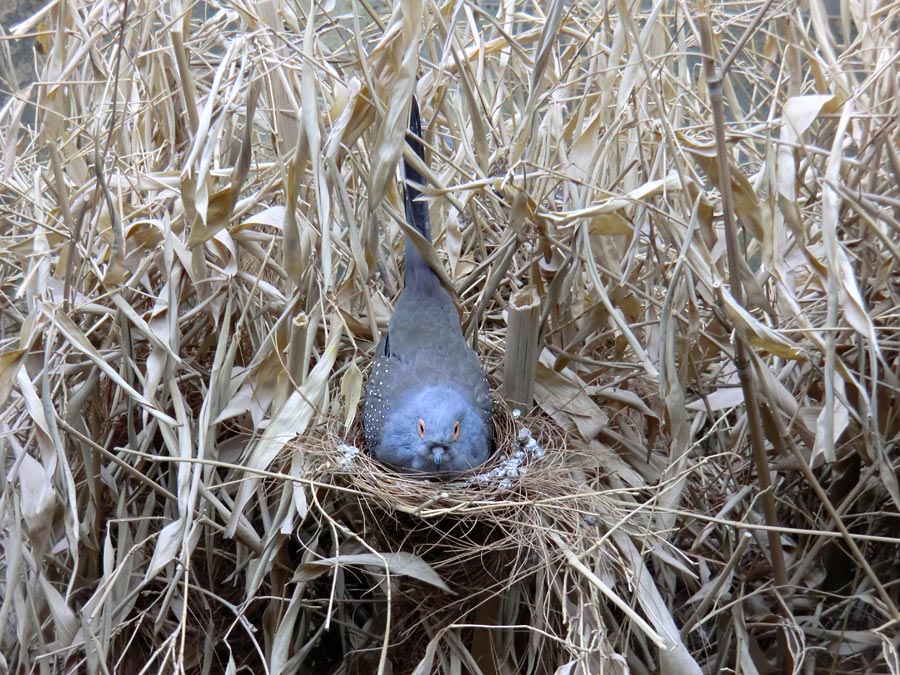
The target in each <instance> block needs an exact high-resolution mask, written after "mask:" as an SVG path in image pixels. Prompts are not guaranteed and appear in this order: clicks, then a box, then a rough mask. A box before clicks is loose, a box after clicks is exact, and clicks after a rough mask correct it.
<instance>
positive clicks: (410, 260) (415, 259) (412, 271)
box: [403, 96, 435, 287]
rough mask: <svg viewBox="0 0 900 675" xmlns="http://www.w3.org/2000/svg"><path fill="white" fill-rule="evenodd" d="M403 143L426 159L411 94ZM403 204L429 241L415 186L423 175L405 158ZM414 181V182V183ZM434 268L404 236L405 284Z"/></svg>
mask: <svg viewBox="0 0 900 675" xmlns="http://www.w3.org/2000/svg"><path fill="white" fill-rule="evenodd" d="M406 142H407V144H408V145H409V147H410V148H412V150H413V152H415V153H416V155H417V156H418V157H419V159H421V160H422V161H423V162H424V161H425V146H424V144H423V143H422V120H421V118H420V117H419V102H418V101H417V100H416V97H415V96H413V97H412V102H411V104H410V109H409V131H408V132H407V134H406ZM403 176H404V179H405V180H404V183H403V205H404V207H405V209H406V222H408V223H409V224H410V225H411V226H412V227H414V228H415V229H416V230H417V231H418V232H419V234H421V235H422V236H423V237H425V239H426V240H428V242H429V243H430V242H431V221H430V220H429V217H428V204H426V203H425V202H423V201H421V200H418V197H419V196H420V195H421V194H422V193H421V192H420V191H419V188H418V187H416V185H424V184H425V179H424V178H423V176H422V174H421V173H419V171H418V170H417V169H416V168H415V167H414V166H413V165H412V164H410V163H409V162H408V161H407V160H406V159H404V160H403ZM414 184H415V185H414ZM433 276H435V275H434V271H433V270H432V269H431V267H429V265H428V263H427V262H425V260H424V259H423V258H422V256H421V255H419V252H418V251H417V250H416V248H415V247H414V246H413V245H412V243H411V242H410V241H409V238H407V241H406V286H407V287H408V286H410V285H411V284H415V283H416V281H418V280H420V279H421V280H424V279H425V278H430V277H433Z"/></svg>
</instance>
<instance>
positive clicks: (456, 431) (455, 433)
mask: <svg viewBox="0 0 900 675" xmlns="http://www.w3.org/2000/svg"><path fill="white" fill-rule="evenodd" d="M457 438H459V420H456V424H454V425H453V440H454V441H455V440H456V439H457Z"/></svg>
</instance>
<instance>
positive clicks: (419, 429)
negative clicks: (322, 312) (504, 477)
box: [363, 96, 493, 474]
mask: <svg viewBox="0 0 900 675" xmlns="http://www.w3.org/2000/svg"><path fill="white" fill-rule="evenodd" d="M406 142H407V143H408V144H409V146H410V147H411V148H412V150H413V152H415V154H416V155H417V156H418V157H419V158H420V159H421V160H422V161H423V162H424V161H425V148H424V145H423V141H422V123H421V118H420V115H419V106H418V102H417V100H416V97H415V96H413V98H412V103H411V105H410V115H409V130H408V132H407V138H406ZM403 173H404V187H403V201H404V207H405V212H406V220H407V222H408V223H409V224H410V225H411V226H412V227H414V228H415V229H416V230H417V231H418V232H419V233H420V234H421V235H422V236H423V237H425V239H426V240H428V241H429V242H430V241H431V223H430V220H429V216H428V205H427V204H426V203H424V202H423V201H421V200H419V199H418V197H419V196H420V194H421V193H420V190H419V187H418V186H423V185H424V184H425V181H424V179H423V177H422V175H421V174H420V173H419V171H418V170H417V169H415V168H414V167H413V166H412V165H411V164H410V163H409V162H408V161H407V160H405V159H404V160H403ZM405 255H406V266H405V270H404V276H403V290H402V291H401V293H400V297H399V299H398V300H397V303H396V306H395V308H394V313H393V315H392V316H391V319H390V321H389V322H388V327H387V331H386V332H385V333H384V334H383V335H382V337H381V339H380V341H379V342H378V346H377V347H376V351H375V358H374V360H373V363H372V368H371V372H370V375H369V379H368V381H367V383H366V391H365V403H364V411H363V431H364V437H365V441H366V445H367V446H368V448H369V451H370V452H371V454H372V455H373V456H374V457H375V458H376V459H377V460H379V461H381V462H383V463H385V464H388V465H390V466H392V467H394V468H396V469H398V470H401V471H403V472H424V473H438V474H447V473H459V472H462V471H466V470H468V469H472V468H475V467H477V466H479V465H481V464H483V463H484V462H485V461H487V459H488V458H489V456H490V454H491V448H492V436H493V432H492V424H491V415H492V412H493V401H492V399H491V393H490V387H489V385H488V382H487V379H486V378H485V376H484V371H483V370H482V367H481V362H480V361H479V359H478V355H477V354H476V353H475V352H474V350H472V349H471V348H470V347H469V345H468V344H467V343H466V339H465V337H464V336H463V332H462V328H461V326H460V322H459V315H458V314H457V311H456V306H455V305H454V303H453V298H452V297H451V296H450V293H449V292H448V291H447V290H446V289H445V288H444V287H443V285H442V283H441V280H440V278H439V277H438V275H437V274H436V273H435V271H434V270H433V269H432V268H431V267H430V266H429V264H428V263H427V262H426V261H425V259H424V258H422V256H421V255H420V254H419V252H418V251H417V250H416V248H415V247H414V246H413V244H412V242H411V241H410V240H409V237H408V236H407V237H406V245H405Z"/></svg>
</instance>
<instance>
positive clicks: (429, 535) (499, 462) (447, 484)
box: [295, 402, 643, 673]
mask: <svg viewBox="0 0 900 675" xmlns="http://www.w3.org/2000/svg"><path fill="white" fill-rule="evenodd" d="M494 438H495V440H496V442H495V452H494V453H493V454H492V456H491V457H490V459H489V460H488V461H487V462H486V463H485V464H484V465H482V466H480V467H478V468H476V469H473V470H471V471H468V472H465V473H462V474H455V475H452V476H449V477H444V476H436V475H431V476H424V475H412V474H404V473H399V472H397V471H396V470H394V469H393V468H391V467H389V466H386V465H384V464H382V463H381V462H379V461H378V460H376V459H374V458H373V457H372V456H371V455H370V454H369V453H368V452H367V451H366V449H365V447H364V445H363V443H364V441H363V434H362V430H361V425H360V424H359V423H358V422H357V423H356V424H355V425H354V426H353V427H352V428H351V429H350V430H349V432H346V433H343V434H342V433H341V431H340V430H339V429H338V428H337V425H334V424H333V425H331V427H330V429H329V433H327V434H324V435H323V436H321V437H320V438H319V439H318V440H317V439H312V438H311V439H304V440H303V441H302V442H298V444H297V445H296V447H295V450H297V451H299V452H301V453H303V455H304V456H305V457H306V458H307V461H311V462H312V463H313V465H314V467H315V468H314V469H313V475H315V484H316V486H317V492H318V494H317V496H316V498H315V503H316V505H317V506H318V507H319V511H318V515H319V516H325V514H328V515H327V519H328V520H331V521H332V522H333V523H334V524H335V525H336V526H337V527H338V528H339V529H340V530H341V532H342V537H341V538H342V539H343V540H344V541H354V542H355V543H356V545H355V546H351V547H350V549H349V551H353V552H345V550H344V549H342V552H341V554H340V556H339V557H341V558H342V559H343V560H345V561H347V563H348V564H349V565H350V566H351V567H352V566H353V564H354V563H358V561H360V560H362V561H364V562H365V564H364V567H366V568H367V570H368V576H367V577H366V578H367V579H368V582H365V581H363V580H362V578H361V577H357V578H356V579H355V584H353V585H351V586H349V587H346V588H345V590H346V591H347V595H346V596H345V597H344V598H342V599H343V600H344V601H353V602H354V603H355V605H356V608H357V613H356V616H357V617H359V616H362V617H364V619H365V621H364V622H363V624H365V623H366V622H371V621H373V620H374V621H375V622H376V623H378V624H380V625H381V626H382V629H384V622H386V621H388V620H390V622H391V625H390V626H388V627H387V629H388V634H389V635H390V641H389V645H390V646H389V648H388V649H387V650H386V656H387V658H388V660H390V662H391V663H392V664H393V666H394V668H395V669H396V668H399V672H411V671H412V669H413V668H415V667H416V666H417V665H419V664H421V663H422V661H423V659H424V660H427V658H428V656H429V655H428V653H427V652H428V647H427V646H428V645H429V644H430V642H431V640H432V639H433V638H435V636H436V635H444V633H445V632H448V631H449V632H450V633H457V638H458V639H459V640H460V641H461V643H463V644H465V645H466V646H467V651H468V652H469V653H470V654H471V655H472V657H473V658H474V659H475V660H476V662H478V661H479V660H481V661H482V663H481V666H486V665H487V664H488V663H493V662H495V660H496V658H497V655H496V653H493V652H496V650H497V649H499V648H500V647H499V645H498V644H493V645H492V646H491V642H492V637H491V636H492V631H491V630H490V629H491V628H494V629H496V628H498V627H500V626H504V625H507V624H514V625H516V626H519V629H517V630H514V631H512V633H513V635H514V636H515V637H514V638H513V639H512V642H509V637H508V636H507V637H504V638H503V640H506V641H507V642H508V644H507V645H506V648H507V649H508V653H507V654H506V655H505V657H506V658H509V659H511V660H512V661H511V662H513V663H515V661H516V659H517V658H527V657H524V656H522V655H528V654H530V655H531V657H530V658H534V657H535V654H540V655H541V656H540V658H541V659H544V660H545V663H546V667H547V668H550V667H551V665H552V664H560V663H571V664H572V665H573V666H575V665H579V666H580V667H581V668H583V669H584V670H583V672H585V673H587V672H601V671H604V672H606V671H609V672H616V671H615V669H616V668H618V667H619V663H618V661H617V660H616V659H615V658H614V657H613V654H614V652H613V650H612V648H611V647H610V646H609V644H608V642H607V639H606V632H607V628H606V626H605V624H604V620H603V618H602V613H601V612H597V611H596V610H595V611H593V612H587V613H584V606H583V605H582V606H581V607H573V606H571V601H572V598H573V597H575V596H573V595H572V594H573V593H577V594H582V598H581V603H583V602H584V600H585V599H587V598H592V601H591V604H594V607H599V606H600V605H601V604H603V602H604V600H602V599H601V598H598V597H597V595H598V593H597V589H591V588H590V585H589V584H584V583H583V582H578V581H575V582H574V583H572V582H573V579H571V578H569V576H568V572H567V570H568V569H569V565H570V560H569V558H570V557H571V556H572V555H575V556H578V557H581V558H582V559H583V560H584V562H585V563H586V564H587V565H588V566H589V567H590V568H591V569H593V570H594V571H595V572H596V573H597V574H598V575H599V576H601V577H603V578H607V579H610V578H613V577H616V576H623V574H622V572H623V570H624V567H625V566H624V565H623V563H622V561H621V555H620V553H619V551H618V550H617V549H616V548H615V546H614V545H612V543H611V542H610V541H608V540H607V541H606V542H604V540H605V539H606V538H607V537H608V535H609V533H610V532H611V531H612V530H614V529H616V528H623V531H628V532H629V533H630V534H631V535H632V536H637V535H638V533H639V532H640V531H641V530H642V529H643V528H642V527H641V526H640V524H639V523H640V521H641V520H642V517H641V515H640V514H639V513H636V512H635V510H634V509H633V508H628V506H627V504H626V503H625V502H623V501H622V500H620V499H618V498H617V491H615V490H601V489H597V485H598V480H599V479H601V477H602V472H601V468H600V467H599V466H598V463H597V460H596V458H595V457H591V455H590V454H588V453H584V452H582V451H576V450H574V449H572V448H569V447H567V445H566V441H565V433H564V431H563V430H562V429H561V428H560V427H559V425H558V424H556V423H555V422H554V421H553V420H552V419H551V418H550V417H549V416H547V415H546V414H544V413H543V412H541V411H540V410H535V411H533V412H532V413H531V414H529V415H527V416H520V415H519V414H518V411H515V412H513V411H511V410H510V409H509V408H508V407H507V406H506V405H505V404H503V403H502V402H501V403H499V404H498V405H496V406H495V414H494ZM313 517H315V516H313ZM324 527H327V524H326V523H319V524H318V526H316V527H315V528H314V529H316V530H318V531H321V530H322V529H323V528H324ZM355 555H363V556H367V555H368V556H380V557H383V559H384V561H383V565H382V569H378V567H379V564H378V560H377V558H375V557H362V558H357V557H354V556H355ZM385 572H387V573H388V574H390V573H391V572H393V573H394V576H393V577H392V578H393V580H394V585H393V586H392V593H388V591H387V590H386V585H385ZM432 574H433V575H434V576H432ZM364 576H365V575H364ZM564 579H565V580H567V581H568V583H570V584H571V585H570V586H569V587H568V588H566V589H565V590H563V588H561V587H560V581H561V580H564ZM576 588H577V589H578V590H577V591H576V590H575V589H576ZM510 589H514V592H510ZM359 598H364V599H363V600H362V601H360V599H359ZM332 599H334V598H332ZM361 602H362V603H363V604H365V605H366V608H365V611H360V606H361V605H360V603H361ZM606 602H607V604H608V601H606ZM388 603H390V604H391V612H390V613H389V612H388V610H387V609H386V605H387V604H388ZM581 603H579V604H581ZM570 613H572V614H574V615H580V618H579V619H578V621H580V622H581V623H582V624H583V625H582V629H584V628H588V627H589V628H590V630H589V631H588V634H589V635H592V639H593V640H594V643H593V644H592V645H588V644H577V643H576V642H575V641H573V640H571V639H569V638H570V637H571V636H569V635H568V633H569V631H570V626H568V624H569V622H571V621H573V620H574V618H575V616H574V615H570V616H567V614H570ZM389 614H390V618H388V616H389ZM359 627H360V629H361V628H362V625H360V626H359ZM479 632H481V633H482V634H480V635H479ZM497 634H498V635H500V633H499V632H498V633H497ZM444 637H446V636H444ZM503 640H500V641H499V642H502V641H503ZM444 642H445V646H444V647H443V648H444V649H449V650H450V651H452V645H453V640H445V641H444ZM447 645H449V646H447ZM379 647H380V642H379V641H378V640H373V641H371V642H370V643H368V644H362V645H360V646H358V647H357V651H358V654H357V655H356V656H355V657H351V662H354V659H364V660H365V659H371V658H373V656H372V652H373V651H374V652H378V651H379ZM538 647H540V648H539V649H538ZM488 648H490V649H488ZM585 648H587V651H585ZM491 650H493V652H492V651H491ZM516 655H518V656H516ZM523 669H524V667H523Z"/></svg>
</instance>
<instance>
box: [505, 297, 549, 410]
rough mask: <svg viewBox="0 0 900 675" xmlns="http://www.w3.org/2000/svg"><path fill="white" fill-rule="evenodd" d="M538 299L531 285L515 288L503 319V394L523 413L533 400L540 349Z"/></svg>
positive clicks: (539, 309)
mask: <svg viewBox="0 0 900 675" xmlns="http://www.w3.org/2000/svg"><path fill="white" fill-rule="evenodd" d="M540 320H541V299H540V297H538V294H537V290H536V289H535V288H534V286H531V285H529V286H526V287H525V288H523V289H522V290H520V291H517V292H516V293H515V294H514V295H513V296H512V298H511V299H510V302H509V310H508V314H507V319H506V326H507V334H506V354H505V356H504V360H503V396H504V398H506V400H507V401H508V402H509V404H510V406H511V407H513V408H518V409H519V410H521V411H522V412H523V413H527V412H528V411H529V410H530V409H531V404H532V402H533V401H534V376H535V373H536V372H537V362H538V356H539V354H540V350H539V349H538V336H539V333H540Z"/></svg>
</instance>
